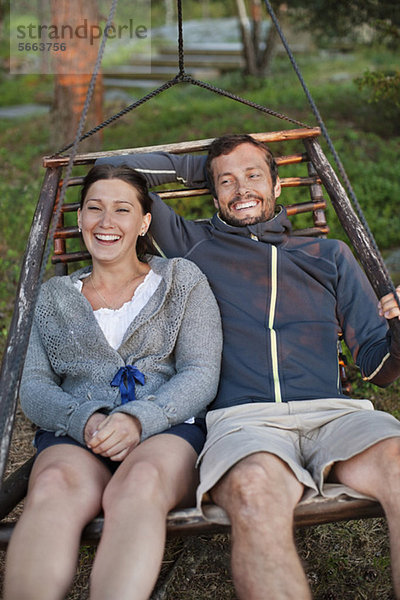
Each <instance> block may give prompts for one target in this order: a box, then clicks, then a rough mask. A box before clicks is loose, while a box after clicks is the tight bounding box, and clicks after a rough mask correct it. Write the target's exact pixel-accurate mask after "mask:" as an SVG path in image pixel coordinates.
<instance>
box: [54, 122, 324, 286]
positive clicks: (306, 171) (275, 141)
mask: <svg viewBox="0 0 400 600" xmlns="http://www.w3.org/2000/svg"><path fill="white" fill-rule="evenodd" d="M320 133H321V132H320V129H319V128H313V129H311V128H310V129H293V130H284V131H275V132H266V133H251V134H250V135H251V136H253V137H254V138H255V139H257V140H258V141H262V142H265V143H267V144H268V145H271V150H272V151H273V153H274V156H275V160H276V162H277V164H278V167H279V173H280V177H281V183H282V187H283V188H295V187H299V186H301V187H307V188H308V190H309V192H308V193H309V196H308V199H306V200H304V201H302V202H295V203H289V204H288V203H287V202H285V196H286V197H289V196H290V194H285V193H283V194H282V196H281V198H280V201H281V199H282V201H283V203H284V204H285V205H286V208H287V212H288V216H289V217H295V216H296V215H299V214H303V213H309V215H310V220H309V225H308V226H307V227H301V228H297V229H294V233H295V234H296V235H301V236H326V235H327V233H328V232H329V228H328V226H327V222H326V215H325V208H326V201H325V199H324V196H323V188H322V185H321V181H320V179H319V177H318V176H317V174H316V171H315V169H314V167H313V165H312V163H311V161H310V160H309V158H308V155H307V152H306V151H305V148H304V146H303V145H302V144H301V142H302V140H305V139H310V138H316V137H318V136H319V135H320ZM212 141H213V139H205V140H196V141H190V142H180V143H175V144H164V145H158V146H147V147H139V148H128V149H123V150H111V151H108V152H95V153H90V154H81V155H78V156H76V158H75V161H74V167H76V168H80V170H81V171H82V167H81V166H82V165H92V164H93V163H94V162H95V160H96V159H98V158H103V157H107V156H110V157H111V156H121V155H126V154H134V153H141V154H144V153H148V152H158V151H159V152H161V151H162V152H170V153H175V154H187V153H206V152H207V149H208V147H209V146H210V144H211V142H212ZM285 142H290V145H291V146H293V142H299V144H298V145H299V149H298V150H297V149H296V152H295V153H290V154H281V153H280V152H279V153H275V152H274V145H275V146H279V150H280V151H281V148H282V145H283V144H284V143H285ZM43 164H44V166H45V167H46V168H50V169H61V170H63V169H64V168H65V166H66V165H67V164H68V157H64V158H45V159H44V161H43ZM295 165H303V168H302V171H303V173H302V174H301V175H293V174H292V175H291V174H290V173H289V172H288V169H289V168H290V167H291V166H292V167H294V166H295ZM297 171H298V169H297ZM82 180H83V176H75V175H74V176H73V177H71V178H70V180H69V181H68V187H77V186H80V185H81V184H82ZM177 185H178V184H174V188H173V189H172V188H170V189H165V188H163V189H162V190H157V193H158V194H159V195H160V196H161V197H162V198H163V199H164V200H165V201H166V202H167V203H168V201H169V200H171V199H183V198H186V199H188V201H189V202H190V198H194V197H198V196H205V195H208V196H210V191H209V190H208V189H207V188H201V189H193V188H190V189H189V188H185V187H183V186H181V187H180V188H177V187H176V186H177ZM61 186H62V179H61V180H60V184H59V187H58V193H57V198H58V195H59V192H60V189H61ZM57 198H56V199H55V205H56V203H57ZM306 198H307V196H306ZM211 206H212V200H211V197H210V207H211ZM78 208H79V202H77V201H72V202H71V201H69V200H68V201H67V202H65V203H64V205H63V207H62V212H61V216H60V219H59V223H58V225H57V229H56V231H55V234H54V253H53V256H52V263H53V264H54V265H55V270H56V273H57V274H59V275H62V274H66V273H67V270H68V264H69V263H73V262H77V261H83V260H88V259H89V258H90V257H89V254H88V253H87V252H86V250H84V249H82V248H81V249H79V248H78V249H77V247H76V243H75V247H72V246H71V244H70V240H73V239H75V240H76V239H77V238H79V231H78V228H77V226H76V224H75V223H76V219H75V220H74V221H75V222H74V223H68V222H67V221H68V217H67V215H68V214H69V213H76V211H77V209H78Z"/></svg>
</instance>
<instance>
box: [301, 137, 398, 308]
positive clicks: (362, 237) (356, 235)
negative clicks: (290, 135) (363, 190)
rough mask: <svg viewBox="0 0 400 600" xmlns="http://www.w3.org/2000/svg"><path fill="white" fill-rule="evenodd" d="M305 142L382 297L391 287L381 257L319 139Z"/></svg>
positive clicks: (341, 219)
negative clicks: (383, 269) (382, 267)
mask: <svg viewBox="0 0 400 600" xmlns="http://www.w3.org/2000/svg"><path fill="white" fill-rule="evenodd" d="M304 144H305V146H306V148H307V151H308V154H309V156H310V160H311V162H312V163H313V165H314V167H315V169H316V171H317V173H318V175H319V176H320V178H321V181H322V183H323V184H324V186H325V188H326V190H327V192H328V194H329V196H330V199H331V201H332V205H333V207H334V209H335V211H336V213H337V215H338V218H339V221H340V223H341V225H342V227H343V229H344V230H345V232H346V233H347V235H348V237H349V239H350V241H351V243H352V244H353V246H354V249H355V251H356V253H357V256H358V258H359V259H360V262H361V264H362V265H363V267H364V270H365V272H366V274H367V276H368V278H369V280H370V282H371V285H372V287H373V288H374V290H375V293H376V294H377V296H378V297H379V298H380V297H381V296H383V295H384V294H387V293H388V292H389V291H390V280H388V279H387V277H386V276H385V274H384V273H383V272H382V270H381V264H380V257H379V255H378V253H377V251H376V250H375V248H374V247H373V244H372V243H371V240H370V238H369V236H368V234H367V232H366V231H365V228H364V226H363V225H362V223H361V221H360V219H359V218H358V216H357V214H356V212H355V210H354V208H353V206H352V204H351V202H350V199H349V198H348V196H347V194H346V191H345V189H344V187H343V186H342V184H341V183H340V181H339V179H338V177H337V176H336V173H335V171H334V170H333V169H332V167H331V165H330V164H329V162H328V160H327V159H326V157H325V155H324V153H323V151H322V148H321V146H320V145H319V143H318V142H317V140H315V139H313V140H304Z"/></svg>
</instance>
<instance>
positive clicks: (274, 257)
mask: <svg viewBox="0 0 400 600" xmlns="http://www.w3.org/2000/svg"><path fill="white" fill-rule="evenodd" d="M271 249H272V254H271V301H270V306H269V320H268V329H269V335H270V343H271V358H272V374H273V380H274V392H275V402H282V394H281V384H280V382H279V369H278V349H277V341H276V331H275V329H274V319H275V310H276V294H277V280H278V251H277V249H276V247H275V246H272V245H271Z"/></svg>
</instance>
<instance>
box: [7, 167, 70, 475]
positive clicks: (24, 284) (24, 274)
mask: <svg viewBox="0 0 400 600" xmlns="http://www.w3.org/2000/svg"><path fill="white" fill-rule="evenodd" d="M60 174H61V173H60V172H59V169H49V170H48V171H47V172H46V175H45V178H44V181H43V185H42V189H41V192H40V196H39V201H38V204H37V207H36V211H35V215H34V218H33V222H32V227H31V231H30V234H29V238H28V242H27V246H26V250H25V256H24V260H23V263H22V268H21V275H20V280H19V284H18V290H17V295H16V300H15V305H14V312H13V317H12V320H11V325H10V329H9V333H8V338H7V345H6V351H5V352H4V356H3V361H2V365H1V372H0V481H1V480H2V479H3V474H4V471H5V466H6V461H7V456H8V449H9V444H10V440H11V433H12V428H13V423H14V415H15V409H16V406H17V397H18V389H19V382H20V378H21V373H22V369H23V364H24V363H23V361H24V359H25V353H26V348H27V345H28V339H29V333H30V330H31V323H32V318H33V311H34V308H35V300H36V292H37V289H38V285H39V273H40V268H41V262H42V259H43V255H44V250H45V245H46V238H47V233H48V229H49V226H50V221H51V217H52V213H53V204H52V202H49V199H51V200H53V199H54V198H55V195H56V189H57V186H58V182H59V178H60Z"/></svg>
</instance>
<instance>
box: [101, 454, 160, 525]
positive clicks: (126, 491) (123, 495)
mask: <svg viewBox="0 0 400 600" xmlns="http://www.w3.org/2000/svg"><path fill="white" fill-rule="evenodd" d="M133 501H134V503H135V504H138V503H140V502H142V503H144V505H146V504H149V503H152V505H153V506H154V505H156V504H161V505H163V504H164V503H166V490H165V484H164V478H163V474H162V472H161V470H160V468H159V467H158V466H157V465H156V464H154V463H153V462H151V461H146V460H140V461H138V462H135V463H134V464H133V465H132V466H131V468H130V469H129V471H128V473H125V474H124V476H117V474H116V475H115V476H114V477H113V478H112V479H111V481H110V482H109V484H108V485H107V487H106V489H105V490H104V494H103V510H104V513H105V514H107V513H109V512H111V511H113V510H118V509H119V507H121V506H123V505H124V504H126V503H127V502H129V503H130V504H131V505H132V504H133Z"/></svg>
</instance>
